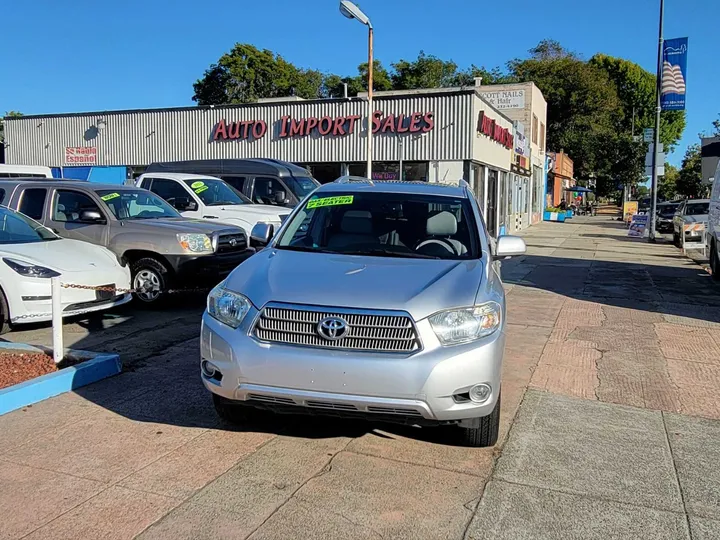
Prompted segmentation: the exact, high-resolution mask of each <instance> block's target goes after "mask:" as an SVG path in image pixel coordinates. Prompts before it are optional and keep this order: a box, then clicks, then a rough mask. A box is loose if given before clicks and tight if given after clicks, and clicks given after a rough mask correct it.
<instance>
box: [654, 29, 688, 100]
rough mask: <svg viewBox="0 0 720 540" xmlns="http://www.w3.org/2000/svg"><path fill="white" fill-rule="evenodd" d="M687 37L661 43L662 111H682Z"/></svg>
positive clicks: (685, 79) (685, 78) (685, 77)
mask: <svg viewBox="0 0 720 540" xmlns="http://www.w3.org/2000/svg"><path fill="white" fill-rule="evenodd" d="M687 49H688V38H676V39H666V40H665V42H664V43H663V69H662V89H661V91H660V107H661V108H662V110H663V111H684V110H685V91H686V82H687Z"/></svg>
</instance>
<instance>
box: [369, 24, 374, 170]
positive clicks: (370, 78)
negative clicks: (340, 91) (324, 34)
mask: <svg viewBox="0 0 720 540" xmlns="http://www.w3.org/2000/svg"><path fill="white" fill-rule="evenodd" d="M373 112H374V111H373V29H372V26H370V27H369V28H368V120H367V122H368V124H367V177H368V178H370V179H372V135H373V133H372V128H373V122H372V121H373Z"/></svg>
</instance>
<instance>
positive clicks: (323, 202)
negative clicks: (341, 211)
mask: <svg viewBox="0 0 720 540" xmlns="http://www.w3.org/2000/svg"><path fill="white" fill-rule="evenodd" d="M354 197H355V196H354V195H339V196H337V197H323V198H322V199H312V200H310V201H308V203H307V207H306V208H321V207H323V206H338V205H341V204H352V203H353V198H354Z"/></svg>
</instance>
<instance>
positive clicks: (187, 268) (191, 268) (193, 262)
mask: <svg viewBox="0 0 720 540" xmlns="http://www.w3.org/2000/svg"><path fill="white" fill-rule="evenodd" d="M254 254H255V249H253V248H247V249H244V250H242V251H237V252H234V253H215V254H211V255H170V256H167V260H168V262H169V263H170V266H171V267H172V269H173V271H174V274H175V280H176V284H178V285H192V286H197V285H210V286H212V285H217V284H218V283H219V282H220V281H222V280H223V279H224V278H225V277H227V276H228V275H229V274H230V272H232V271H233V270H234V269H235V268H237V267H238V265H239V264H240V263H242V262H243V261H245V260H247V259H249V258H250V257H252V256H253V255H254Z"/></svg>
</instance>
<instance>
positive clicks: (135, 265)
mask: <svg viewBox="0 0 720 540" xmlns="http://www.w3.org/2000/svg"><path fill="white" fill-rule="evenodd" d="M0 204H2V205H4V206H8V207H10V208H12V209H14V210H17V211H19V212H22V213H23V214H25V215H27V216H28V217H31V218H32V219H34V220H36V221H39V222H40V223H42V224H43V225H45V226H46V227H48V228H50V229H53V230H54V231H55V232H57V233H58V234H59V235H60V236H62V237H64V238H73V239H75V240H84V241H86V242H90V243H92V244H99V245H101V246H105V247H107V248H108V249H110V250H111V251H113V252H114V253H115V254H116V255H117V256H118V259H119V260H120V261H121V262H123V263H125V264H129V265H130V270H131V272H132V285H133V289H134V290H135V297H136V298H137V299H138V300H140V301H142V302H144V303H148V304H151V303H155V302H158V301H159V300H161V299H162V298H163V296H165V295H166V294H167V292H168V290H170V289H173V288H182V287H200V286H213V285H215V284H217V283H218V282H220V281H221V280H222V279H223V278H224V277H225V276H226V275H228V274H229V273H230V272H231V271H232V270H233V269H234V268H235V267H236V266H237V265H239V264H240V263H241V262H242V261H244V260H245V259H247V258H248V257H250V256H251V255H252V254H253V253H255V250H254V249H252V248H251V247H249V244H248V238H247V235H246V234H245V232H244V231H243V230H242V229H240V228H238V227H233V226H229V225H223V224H220V223H211V222H209V221H203V220H199V219H188V218H184V217H182V216H181V215H180V214H179V213H178V212H177V211H176V210H175V209H174V208H172V207H171V206H170V205H169V204H168V203H166V202H165V201H164V200H163V199H161V198H160V197H158V196H157V195H155V194H153V193H151V192H149V191H147V190H145V189H141V188H136V187H133V186H121V185H114V184H94V183H89V182H80V181H72V180H60V179H55V180H42V179H22V178H15V179H12V180H3V181H0ZM68 257H72V254H71V253H68Z"/></svg>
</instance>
